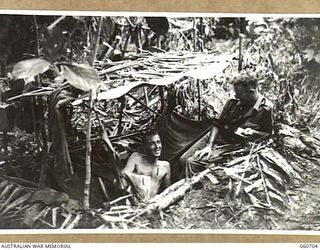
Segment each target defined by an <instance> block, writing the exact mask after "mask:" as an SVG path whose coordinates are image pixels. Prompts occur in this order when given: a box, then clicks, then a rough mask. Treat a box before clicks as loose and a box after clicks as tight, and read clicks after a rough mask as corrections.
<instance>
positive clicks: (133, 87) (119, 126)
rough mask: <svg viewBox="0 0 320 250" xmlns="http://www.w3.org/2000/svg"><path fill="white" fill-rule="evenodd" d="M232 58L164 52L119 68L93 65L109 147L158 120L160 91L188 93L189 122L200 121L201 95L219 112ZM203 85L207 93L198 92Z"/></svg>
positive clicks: (146, 55)
mask: <svg viewBox="0 0 320 250" xmlns="http://www.w3.org/2000/svg"><path fill="white" fill-rule="evenodd" d="M234 58H236V55H234V54H232V55H217V54H215V53H210V54H209V53H201V52H179V53H178V52H167V53H155V54H151V53H142V54H138V55H136V56H135V58H131V59H130V60H124V61H119V62H96V63H95V68H96V69H97V70H98V74H99V76H100V79H101V81H102V85H101V86H102V87H101V89H100V91H99V93H98V96H97V99H98V105H97V108H96V113H99V114H100V117H105V118H108V119H106V120H104V122H105V124H104V125H105V128H106V129H107V130H108V134H109V136H110V139H111V141H112V140H114V139H118V138H119V137H126V135H131V133H132V132H134V131H138V132H139V131H140V132H141V131H142V130H143V129H145V128H147V127H148V126H150V123H152V122H153V120H152V119H150V117H151V116H152V117H157V116H160V113H161V110H162V109H163V106H164V104H165V103H166V100H165V99H166V97H167V94H166V91H164V90H170V89H175V90H177V89H184V90H185V89H186V88H189V94H187V95H190V93H192V95H194V96H191V97H190V96H188V98H191V99H193V101H194V103H196V104H197V105H196V106H195V107H193V108H194V109H197V111H196V113H197V114H196V115H195V116H196V117H194V115H190V116H193V117H189V118H191V119H194V118H196V119H199V120H200V114H201V99H202V98H203V96H204V94H206V95H210V96H211V97H212V96H214V98H215V99H216V100H215V101H216V102H217V104H218V105H217V106H222V104H223V103H224V102H225V100H226V99H227V98H228V97H227V96H226V95H228V94H229V93H228V91H225V89H224V90H223V88H224V87H223V86H222V85H223V83H224V80H225V78H224V77H225V72H226V71H227V70H228V71H231V72H232V70H233V69H234V68H236V67H237V65H233V64H234V63H235V62H236V61H234ZM227 75H228V74H227ZM209 82H210V84H211V85H214V84H215V86H214V87H213V89H212V90H208V89H207V88H204V87H203V85H208V83H209ZM190 83H192V84H190ZM213 83H214V84H213ZM219 88H220V90H221V91H219V90H218V89H219ZM210 91H211V93H208V92H210ZM182 92H183V91H182ZM226 92H227V93H226ZM175 93H176V94H177V92H175ZM126 97H127V98H126ZM183 99H184V98H183ZM79 103H80V102H79V101H75V102H74V104H75V105H77V104H79ZM133 106H135V108H133ZM111 110H112V111H111ZM79 119H81V118H78V120H77V121H78V122H79ZM83 122H85V121H83ZM80 123H81V122H80Z"/></svg>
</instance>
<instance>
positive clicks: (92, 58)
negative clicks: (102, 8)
mask: <svg viewBox="0 0 320 250" xmlns="http://www.w3.org/2000/svg"><path fill="white" fill-rule="evenodd" d="M102 24H103V16H101V17H100V22H99V28H98V32H97V34H96V39H95V45H94V48H93V52H92V55H91V58H90V65H93V63H94V61H95V60H96V56H97V52H98V48H99V41H100V35H101V30H102Z"/></svg>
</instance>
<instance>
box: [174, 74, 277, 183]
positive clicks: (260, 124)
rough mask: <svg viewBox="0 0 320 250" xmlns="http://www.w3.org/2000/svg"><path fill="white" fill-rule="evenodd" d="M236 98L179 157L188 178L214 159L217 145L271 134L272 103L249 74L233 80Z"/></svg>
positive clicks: (227, 104) (235, 142) (228, 103)
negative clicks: (209, 129)
mask: <svg viewBox="0 0 320 250" xmlns="http://www.w3.org/2000/svg"><path fill="white" fill-rule="evenodd" d="M233 84H234V91H235V97H236V99H231V100H229V101H227V103H226V104H225V106H224V108H223V110H222V112H221V114H220V116H219V118H218V121H217V123H216V124H214V126H213V127H212V129H211V131H210V132H208V133H207V134H206V135H205V136H203V137H202V138H201V139H200V140H199V141H198V142H196V143H195V144H194V145H193V146H192V147H191V148H190V149H189V150H187V151H186V152H185V153H184V154H183V155H182V156H181V158H180V162H181V164H182V166H183V167H185V170H186V171H185V174H186V176H187V177H189V176H190V175H192V174H194V173H197V172H200V171H202V170H204V169H205V168H206V166H207V165H208V164H209V163H210V161H212V160H213V158H214V157H215V154H214V152H215V151H216V150H215V148H217V147H216V145H217V144H231V145H232V144H237V143H241V142H245V141H249V140H254V139H261V138H264V137H267V136H268V135H270V134H271V132H272V126H273V118H272V106H273V105H272V103H271V102H270V101H268V100H267V98H265V97H264V96H262V95H261V94H260V93H259V91H258V81H257V80H256V79H254V78H252V77H251V76H249V75H248V74H246V73H242V74H240V75H239V76H237V77H235V79H234V80H233Z"/></svg>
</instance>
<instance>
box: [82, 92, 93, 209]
mask: <svg viewBox="0 0 320 250" xmlns="http://www.w3.org/2000/svg"><path fill="white" fill-rule="evenodd" d="M92 107H93V99H92V90H90V91H89V108H88V121H87V129H86V130H87V134H86V177H85V182H84V190H83V208H84V209H89V208H90V204H89V196H90V182H91V142H90V137H91V110H92Z"/></svg>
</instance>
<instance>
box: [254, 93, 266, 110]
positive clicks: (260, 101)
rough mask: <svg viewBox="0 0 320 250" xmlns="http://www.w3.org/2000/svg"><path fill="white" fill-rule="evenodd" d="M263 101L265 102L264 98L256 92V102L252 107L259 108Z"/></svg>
mask: <svg viewBox="0 0 320 250" xmlns="http://www.w3.org/2000/svg"><path fill="white" fill-rule="evenodd" d="M264 102H265V98H264V97H263V96H262V95H261V94H260V93H258V98H257V101H256V103H255V104H254V106H253V109H255V110H257V111H258V110H259V109H260V107H261V105H263V104H264Z"/></svg>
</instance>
